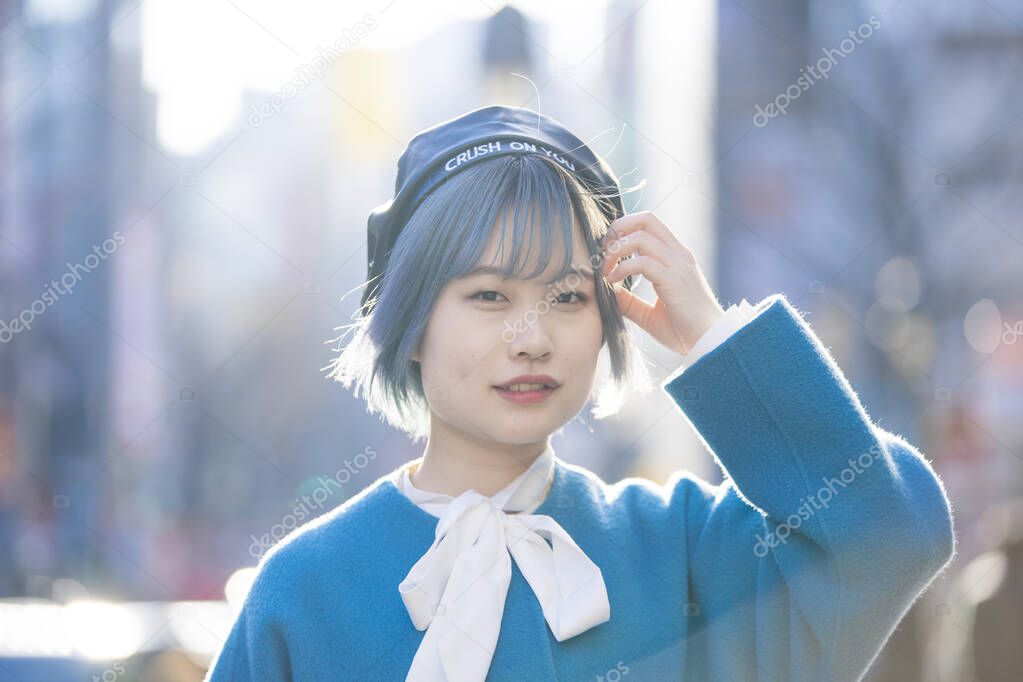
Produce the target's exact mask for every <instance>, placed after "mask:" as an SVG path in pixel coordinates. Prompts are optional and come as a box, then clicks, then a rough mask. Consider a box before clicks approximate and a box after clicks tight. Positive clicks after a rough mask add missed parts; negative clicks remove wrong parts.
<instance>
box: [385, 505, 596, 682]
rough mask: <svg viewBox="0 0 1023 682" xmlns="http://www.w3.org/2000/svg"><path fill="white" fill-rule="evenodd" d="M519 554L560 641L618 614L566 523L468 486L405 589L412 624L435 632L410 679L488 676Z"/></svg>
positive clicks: (477, 680) (472, 681)
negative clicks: (513, 507) (504, 504)
mask: <svg viewBox="0 0 1023 682" xmlns="http://www.w3.org/2000/svg"><path fill="white" fill-rule="evenodd" d="M548 540H549V541H550V544H548V542H547V541H548ZM509 552H510V553H511V556H512V557H514V558H515V563H516V564H518V567H519V570H520V571H521V572H522V576H523V577H524V578H525V579H526V582H528V583H529V586H530V587H531V588H532V590H533V593H534V594H535V595H536V597H537V600H538V601H539V602H540V605H541V607H542V608H543V615H544V618H545V619H546V620H547V624H548V625H549V626H550V628H551V632H552V633H554V636H555V638H557V640H558V641H559V642H561V641H563V640H566V639H568V638H570V637H574V636H575V635H578V634H579V633H581V632H585V631H586V630H588V629H590V628H591V627H593V626H595V625H599V624H600V623H603V622H606V621H607V620H609V619H610V618H611V607H610V604H609V603H608V598H607V589H606V588H605V586H604V577H603V575H602V574H601V572H600V568H598V567H597V565H596V564H594V563H593V562H592V561H590V559H589V557H587V556H586V554H585V553H584V552H583V551H582V550H581V549H580V548H579V546H578V545H576V544H575V542H574V541H573V540H572V538H571V537H570V536H569V535H568V533H566V532H565V530H564V529H563V528H562V527H561V526H560V525H559V524H558V522H557V521H555V520H554V519H553V518H551V517H550V516H546V515H543V514H507V513H505V512H504V511H503V510H502V509H501V508H500V506H498V504H496V503H495V502H494V501H493V500H492V499H490V498H488V497H486V496H484V495H481V494H480V493H478V492H476V491H475V490H468V491H466V492H464V493H462V494H461V495H460V496H458V497H457V498H455V499H454V500H452V501H451V503H450V504H449V505H448V507H447V509H446V510H445V512H444V514H443V515H442V516H441V518H440V520H439V521H438V523H437V530H436V533H435V538H434V541H433V545H431V546H430V549H429V550H427V552H426V553H425V554H424V555H423V556H422V557H421V558H420V559H419V561H417V562H416V564H415V565H414V566H413V567H412V569H411V570H410V571H409V572H408V575H407V576H406V577H405V579H404V580H403V581H402V582H401V584H400V585H399V586H398V590H399V591H400V592H401V598H402V600H403V601H404V602H405V608H406V609H408V612H409V616H411V618H412V623H413V624H414V625H415V627H416V629H417V630H426V635H424V636H423V641H422V643H421V644H420V646H419V649H418V651H416V655H415V658H414V659H413V661H412V667H411V668H410V669H409V672H408V676H407V677H406V678H405V679H406V682H434V681H442V682H482V681H483V680H484V679H485V678H486V675H487V671H488V670H489V669H490V662H491V659H492V658H493V656H494V649H495V647H496V646H497V638H498V634H499V633H500V630H501V618H502V615H503V614H504V602H505V597H507V595H508V585H509V583H510V582H511V557H509Z"/></svg>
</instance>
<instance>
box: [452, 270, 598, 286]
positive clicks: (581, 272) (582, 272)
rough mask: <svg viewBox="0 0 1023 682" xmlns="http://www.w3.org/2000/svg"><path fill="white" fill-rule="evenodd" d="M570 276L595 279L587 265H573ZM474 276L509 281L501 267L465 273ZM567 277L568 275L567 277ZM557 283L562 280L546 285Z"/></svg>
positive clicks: (552, 280) (467, 275)
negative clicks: (487, 276) (485, 276)
mask: <svg viewBox="0 0 1023 682" xmlns="http://www.w3.org/2000/svg"><path fill="white" fill-rule="evenodd" d="M568 274H575V275H578V276H579V277H582V278H583V279H584V280H586V279H592V277H593V269H592V268H590V267H589V266H586V265H573V266H572V267H570V268H569V270H568ZM474 275H497V276H499V277H500V278H501V279H503V280H507V279H508V278H507V277H505V276H504V272H503V270H502V268H499V267H497V266H495V265H478V266H476V267H475V268H473V269H472V270H470V271H469V272H467V273H465V275H464V276H465V277H473V276H474ZM566 277H567V275H566ZM557 281H560V279H559V278H554V279H550V280H547V281H545V282H544V283H545V284H554V283H555V282H557Z"/></svg>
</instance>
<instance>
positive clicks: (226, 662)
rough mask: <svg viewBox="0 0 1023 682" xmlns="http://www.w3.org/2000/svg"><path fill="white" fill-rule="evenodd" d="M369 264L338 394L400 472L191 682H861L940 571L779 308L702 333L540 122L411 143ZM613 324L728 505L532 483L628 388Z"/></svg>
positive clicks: (561, 473) (868, 440)
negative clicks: (681, 417) (370, 426)
mask: <svg viewBox="0 0 1023 682" xmlns="http://www.w3.org/2000/svg"><path fill="white" fill-rule="evenodd" d="M368 236H369V243H368V246H369V258H370V262H369V274H370V277H369V285H370V286H369V287H368V288H367V289H366V295H365V296H364V298H363V304H364V305H363V308H362V313H363V314H362V315H361V317H360V318H359V321H358V322H357V324H356V327H355V328H356V332H357V333H356V335H355V337H354V339H353V341H352V343H350V344H349V345H348V346H347V347H345V348H344V349H343V352H341V354H340V355H339V356H338V358H337V359H336V360H335V362H334V363H332V365H333V371H332V373H331V376H332V377H334V378H336V379H338V380H340V381H342V382H343V383H344V384H345V385H346V386H351V385H352V384H353V383H354V384H355V385H356V395H358V390H359V389H360V388H361V389H363V391H364V392H365V398H366V400H367V402H368V405H369V407H370V409H371V410H373V411H376V412H379V413H380V414H382V415H383V417H384V418H386V419H387V420H388V421H389V422H390V423H391V424H393V425H394V426H395V427H396V428H400V429H402V430H404V431H406V432H408V433H409V434H410V435H412V436H413V437H415V438H416V439H421V438H424V437H425V438H426V439H427V442H426V446H425V449H424V452H423V455H422V457H419V458H417V459H415V460H413V461H412V462H409V463H407V464H405V465H403V466H401V467H399V468H398V469H396V470H395V471H392V472H391V473H389V474H387V475H385V476H382V477H381V478H379V479H377V480H376V481H375V482H373V483H372V484H370V485H368V486H367V487H365V488H364V489H363V490H362V491H361V492H359V493H358V494H357V495H355V496H354V497H352V498H350V499H349V500H348V501H347V502H345V503H344V504H342V505H341V506H340V507H338V508H337V509H335V510H333V511H332V512H330V513H328V514H326V515H324V516H322V517H320V518H318V519H316V520H315V521H313V522H310V523H309V524H307V525H305V526H303V527H301V528H300V529H298V530H296V531H295V532H294V533H292V534H291V535H290V536H289V537H288V538H286V539H285V540H284V541H282V542H281V543H279V544H278V545H277V546H275V547H274V548H273V549H272V550H271V551H269V552H268V553H267V554H266V555H265V556H264V558H263V559H262V560H261V562H260V565H259V571H258V575H257V577H256V580H255V582H254V584H253V587H252V589H251V591H250V592H249V594H248V596H247V598H246V600H245V603H244V605H243V607H242V610H241V613H240V614H239V615H238V618H237V620H236V622H235V623H234V626H233V628H232V629H231V631H230V635H229V637H228V639H227V641H226V642H225V644H224V646H223V649H222V650H221V652H220V654H219V656H218V657H217V659H216V661H215V663H214V666H213V668H212V669H211V672H210V675H209V678H208V679H210V680H213V681H215V682H219V681H220V680H225V681H226V680H232V681H238V680H260V681H266V680H303V681H306V680H401V679H406V680H458V681H460V682H479V681H482V680H558V679H560V680H594V679H595V680H617V679H620V678H622V677H625V676H630V677H631V678H632V679H636V680H668V679H673V680H675V679H689V680H701V681H702V680H753V679H758V680H759V679H763V680H813V681H815V682H819V681H820V680H842V681H845V680H855V679H857V678H859V677H860V676H861V675H862V674H863V672H864V670H865V669H866V668H867V666H868V664H869V663H870V661H871V660H872V659H873V658H874V656H875V655H876V654H877V652H878V650H879V649H880V647H881V646H882V644H883V643H884V641H885V639H886V638H887V637H888V636H889V634H891V632H892V630H893V628H894V627H895V625H896V623H898V621H899V619H900V618H901V617H902V615H903V614H904V613H905V612H906V610H907V609H908V607H909V606H910V604H911V603H912V602H913V600H914V599H916V597H917V596H918V595H919V594H920V593H921V592H922V591H923V590H924V588H925V587H926V586H927V584H928V583H929V582H930V581H931V579H932V578H933V577H934V576H935V575H936V574H937V573H938V572H939V571H940V570H941V569H942V567H943V566H944V565H945V564H946V562H948V561H949V559H950V558H951V556H952V554H953V551H954V549H953V545H954V543H953V532H952V519H951V516H950V511H949V504H948V500H947V498H946V496H945V493H944V490H943V488H942V486H941V483H940V482H939V480H938V479H937V478H936V476H935V474H934V472H933V471H932V469H931V467H930V466H929V464H928V463H927V461H926V460H925V459H924V458H923V457H922V456H921V454H920V452H919V451H918V450H917V449H915V448H914V447H913V446H912V445H911V444H909V443H907V442H906V441H905V440H904V439H903V438H901V437H900V436H898V435H896V434H893V433H889V432H888V431H885V430H884V429H882V428H880V427H879V426H877V425H876V424H874V423H873V422H872V421H871V420H870V418H869V417H868V415H867V413H866V412H865V411H864V408H863V406H862V405H861V404H860V402H859V400H858V398H857V396H856V394H855V392H854V391H853V389H852V388H851V387H850V386H849V384H848V382H847V381H846V379H845V377H844V376H843V374H842V372H841V371H840V370H839V368H838V367H837V366H836V364H835V362H834V360H833V358H832V357H831V355H830V354H829V353H828V351H827V350H826V349H825V347H824V346H823V345H822V343H821V341H820V340H819V339H818V338H817V336H816V335H815V334H814V332H813V331H812V330H811V329H810V327H809V325H808V324H807V323H806V322H805V321H804V320H803V318H802V317H801V315H800V314H799V313H798V312H797V311H796V310H795V309H794V308H793V307H792V306H791V305H790V303H789V302H788V300H787V299H786V298H785V297H784V296H782V295H780V294H776V295H773V296H769V297H767V298H765V299H764V300H763V301H761V302H760V303H759V304H758V305H756V306H751V305H749V303H747V302H746V301H745V300H744V301H742V303H741V304H739V305H738V306H732V307H730V308H729V309H728V310H727V311H725V310H723V309H722V308H721V306H720V305H719V304H718V302H717V300H716V298H715V296H714V294H713V293H712V291H711V289H710V287H709V286H708V284H707V281H706V279H705V277H704V275H703V273H702V272H701V270H700V268H699V266H698V264H697V263H696V262H695V259H694V258H693V255H692V253H691V252H690V251H689V249H687V248H686V247H685V246H684V245H683V244H682V243H680V242H679V240H678V239H677V238H676V237H675V235H674V233H673V232H672V230H670V229H669V228H668V227H667V226H666V225H665V224H664V223H662V222H661V221H660V220H659V219H658V218H657V216H655V215H654V214H652V213H637V214H633V215H624V210H623V208H622V204H621V196H620V188H619V186H618V179H617V178H616V177H615V176H614V175H613V174H612V172H611V169H610V168H609V167H608V166H607V164H606V163H605V162H604V161H603V160H602V159H600V158H599V157H598V156H597V155H595V154H594V153H593V152H592V150H590V149H589V147H587V146H586V145H585V144H584V143H583V142H582V141H580V140H579V139H578V138H577V137H575V136H574V135H572V133H570V132H569V131H568V130H566V129H565V128H564V127H563V126H562V125H561V124H559V123H558V122H557V121H555V120H554V119H552V118H550V117H547V116H542V115H540V114H538V113H536V112H534V111H530V110H528V109H523V108H516V107H504V106H490V107H485V108H482V109H477V110H474V111H470V112H468V113H466V114H464V115H462V116H460V117H458V118H455V119H451V120H449V121H445V122H443V123H441V124H439V125H437V126H434V127H432V128H429V129H427V130H424V131H422V132H421V133H419V134H418V135H416V136H415V137H414V138H413V140H412V141H411V142H410V143H409V146H408V148H407V149H406V150H405V152H404V153H403V154H402V156H401V158H400V159H399V162H398V181H397V184H396V194H395V197H394V198H393V199H392V200H391V201H389V202H388V203H387V204H385V205H383V206H381V207H380V208H378V209H377V210H376V211H374V212H373V214H372V215H371V216H370V220H369V234H368ZM636 275H642V276H643V277H645V278H647V279H648V280H649V281H650V282H651V283H652V284H653V288H654V291H655V292H656V294H657V299H656V301H654V302H653V303H651V302H648V301H646V300H643V299H642V298H639V297H637V296H636V295H635V294H634V293H633V292H632V291H631V282H632V277H634V276H636ZM624 319H630V320H632V321H633V322H634V323H636V325H638V326H639V327H640V328H641V329H644V330H645V331H646V332H648V333H649V334H650V335H651V336H653V337H654V338H655V339H656V340H657V341H658V342H660V343H662V344H663V345H665V346H666V347H668V348H670V349H671V350H673V351H675V352H676V353H679V354H680V356H684V360H685V364H684V366H683V367H681V368H680V369H679V370H678V371H676V372H674V373H673V374H672V375H671V376H669V377H668V379H667V380H665V381H664V383H663V384H662V387H663V389H664V390H665V391H666V392H667V394H668V395H669V396H670V397H671V398H672V399H673V400H674V402H675V403H676V404H677V405H678V407H679V408H680V410H681V411H682V412H683V413H684V414H685V415H686V417H687V418H688V420H689V421H690V422H691V423H692V425H693V426H694V427H695V429H696V430H697V431H698V433H699V434H700V436H701V438H702V441H703V442H705V443H706V445H707V447H708V449H709V450H710V451H711V453H713V455H714V456H715V457H716V459H717V461H718V463H719V464H720V466H721V467H722V470H723V471H724V474H725V480H724V482H723V483H722V484H721V485H717V486H712V485H709V484H708V483H706V482H705V481H702V480H700V479H698V478H694V477H692V476H690V475H689V474H687V473H685V472H682V471H679V472H677V473H676V474H674V475H673V476H672V477H671V478H670V479H669V481H668V482H667V483H666V484H664V485H655V484H653V483H651V482H648V481H644V480H641V479H637V478H630V479H626V480H624V481H621V482H619V483H617V484H614V485H609V484H607V483H605V482H604V481H603V480H602V479H601V478H600V477H599V476H597V475H596V474H594V473H592V472H590V471H589V470H587V469H585V468H583V467H579V466H574V465H570V464H568V463H566V462H564V461H562V460H560V459H559V458H558V457H557V456H555V454H554V451H553V448H552V446H551V436H552V434H554V433H557V432H558V431H559V430H560V429H561V428H562V427H563V426H564V425H565V424H566V423H567V422H569V421H571V420H572V419H573V418H574V417H575V416H576V415H577V414H578V413H579V412H580V410H581V409H582V408H583V407H584V406H585V405H586V403H587V401H589V400H593V402H594V405H595V409H594V413H595V414H596V415H598V416H605V415H607V414H612V413H613V412H614V410H615V409H616V407H617V405H619V404H620V403H621V399H622V395H623V393H622V391H623V389H624V388H625V387H627V386H628V384H629V382H630V381H634V380H635V377H636V376H637V374H636V372H637V371H638V370H641V368H642V365H641V363H637V362H636V353H635V352H634V349H632V348H631V346H630V340H629V336H628V332H627V329H626V327H625V323H624ZM605 348H606V349H607V355H608V360H609V365H610V368H609V369H610V372H609V375H610V376H609V377H606V380H604V381H601V382H598V381H597V374H598V372H597V368H598V364H599V363H598V361H599V359H600V353H601V351H603V350H604V349H605Z"/></svg>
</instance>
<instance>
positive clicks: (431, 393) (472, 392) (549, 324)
mask: <svg viewBox="0 0 1023 682" xmlns="http://www.w3.org/2000/svg"><path fill="white" fill-rule="evenodd" d="M573 234H574V244H573V249H574V250H573V258H572V264H573V265H574V266H577V267H579V268H581V269H582V270H583V271H584V272H585V273H586V274H585V276H576V275H574V274H570V275H568V276H567V277H565V278H564V279H563V280H561V281H560V282H556V283H554V284H550V285H548V284H545V282H546V281H547V280H549V279H551V278H552V277H554V276H555V274H556V272H557V266H558V265H559V264H560V259H561V253H560V250H558V251H557V252H556V253H552V256H551V259H550V263H549V264H548V267H547V270H546V271H545V272H543V273H541V274H540V275H539V276H538V277H536V278H534V279H510V280H507V281H502V279H501V276H500V275H499V274H494V273H487V272H479V273H475V274H470V275H468V276H466V277H463V278H460V279H455V280H452V281H450V282H448V284H447V285H446V286H445V287H444V289H443V290H442V291H441V293H440V295H439V296H438V298H437V302H436V305H435V306H434V309H433V313H432V315H431V317H430V321H429V322H428V324H427V327H426V330H425V332H424V335H423V338H422V340H421V341H420V345H419V349H418V351H417V353H416V354H414V355H413V359H415V360H418V361H419V362H420V365H421V368H422V377H423V388H424V390H425V392H426V398H427V401H428V402H429V404H430V410H431V412H432V413H433V415H432V418H433V419H434V420H436V419H440V420H442V421H443V422H445V427H450V428H452V429H455V430H457V431H460V432H463V433H465V434H467V435H470V436H471V437H473V438H479V439H484V440H487V441H490V442H495V443H499V444H507V445H521V444H528V443H535V442H538V441H542V440H544V439H546V438H547V437H548V436H549V435H550V434H552V433H553V432H555V431H557V430H558V429H559V428H561V427H562V426H564V425H565V424H566V423H567V422H568V421H570V420H571V419H572V418H574V417H575V416H576V415H577V414H578V413H579V411H580V410H581V409H582V408H583V406H584V405H585V404H586V401H587V399H588V397H589V395H590V392H591V390H592V388H593V383H594V379H595V373H596V365H597V355H598V353H599V351H600V348H601V346H602V338H601V337H602V334H603V327H602V325H601V319H600V311H599V309H598V307H597V301H596V296H595V293H596V292H595V290H594V283H593V276H592V271H593V268H594V267H597V268H599V267H600V266H599V263H596V262H595V259H593V258H590V256H589V252H588V251H587V248H586V243H585V242H584V241H583V237H582V235H581V234H580V233H579V231H578V227H577V229H576V230H574V232H573ZM497 242H498V231H497V230H496V229H495V230H494V233H493V235H492V236H491V239H490V242H489V244H488V245H487V248H486V249H485V251H484V253H483V256H482V257H481V259H480V261H479V262H478V263H477V267H485V266H488V265H497V263H495V262H494V261H495V259H496V257H497ZM510 243H511V240H510V236H509V238H508V239H507V240H506V241H505V246H506V248H505V255H506V256H507V251H508V249H507V245H508V244H510ZM552 250H553V249H552ZM534 265H535V264H534V263H530V264H528V267H527V268H526V269H525V270H523V272H524V273H527V274H528V273H529V272H531V270H532V268H533V267H534ZM554 301H556V303H555V302H554ZM520 375H548V376H549V377H551V378H552V379H553V380H554V381H556V382H557V384H558V386H557V388H554V389H553V390H545V391H543V392H542V393H540V394H539V395H538V394H537V393H536V392H535V391H533V392H529V393H518V394H516V393H510V392H506V391H503V390H500V389H499V388H498V386H499V385H502V384H506V383H507V382H509V381H510V380H512V379H514V378H516V377H518V376H520ZM534 397H536V398H539V399H533V398H534Z"/></svg>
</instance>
